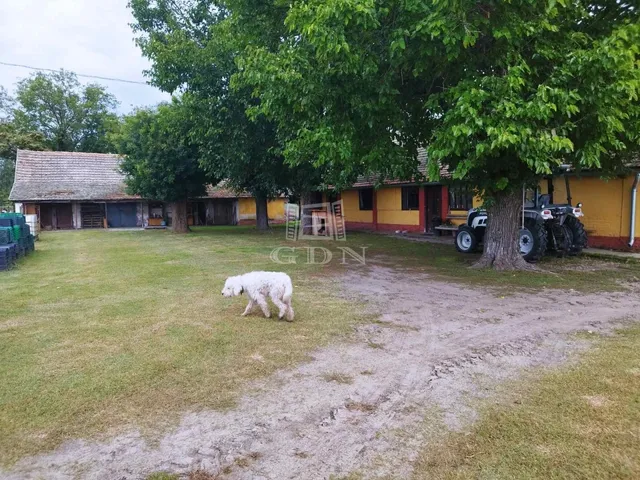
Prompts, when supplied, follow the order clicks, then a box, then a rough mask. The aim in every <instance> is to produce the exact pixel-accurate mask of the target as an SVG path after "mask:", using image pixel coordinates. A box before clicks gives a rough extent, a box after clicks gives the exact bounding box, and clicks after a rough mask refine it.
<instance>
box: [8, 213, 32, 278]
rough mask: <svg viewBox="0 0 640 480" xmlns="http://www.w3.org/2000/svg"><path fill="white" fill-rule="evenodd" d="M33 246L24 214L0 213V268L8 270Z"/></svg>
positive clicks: (30, 250)
mask: <svg viewBox="0 0 640 480" xmlns="http://www.w3.org/2000/svg"><path fill="white" fill-rule="evenodd" d="M34 248H35V242H34V237H33V235H32V234H31V228H30V227H29V225H27V222H26V220H25V218H24V215H22V214H20V213H0V270H8V269H9V268H11V267H12V266H13V265H14V264H15V262H16V260H17V259H18V258H20V257H23V256H25V255H28V254H29V253H31V252H33V250H34Z"/></svg>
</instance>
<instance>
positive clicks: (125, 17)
mask: <svg viewBox="0 0 640 480" xmlns="http://www.w3.org/2000/svg"><path fill="white" fill-rule="evenodd" d="M0 3H2V7H0V9H1V12H2V13H1V14H0V62H7V63H16V64H23V65H31V66H34V67H40V68H51V69H56V70H57V69H60V68H64V69H65V70H69V71H73V72H75V73H81V74H89V75H98V76H104V77H116V78H122V79H126V80H135V81H145V80H147V79H146V78H145V77H144V75H143V70H145V69H147V68H149V62H148V60H146V59H145V58H143V57H142V54H141V53H140V50H139V48H138V47H137V46H136V45H135V43H134V41H133V32H132V31H131V27H129V24H130V23H131V22H132V20H133V17H132V15H131V12H130V11H129V9H128V8H127V0H103V1H97V0H13V1H12V0H1V2H0ZM31 73H32V71H31V70H27V69H24V68H19V67H9V66H5V65H0V85H2V86H4V87H5V88H6V89H7V90H8V91H9V92H10V93H12V92H13V90H14V88H15V84H16V82H18V81H19V80H21V79H22V78H25V77H28V76H29V75H30V74H31ZM78 80H79V81H80V82H81V83H99V84H101V85H104V86H105V87H106V88H107V89H108V91H109V92H110V93H112V94H114V95H115V96H116V97H117V99H118V101H119V102H120V106H119V109H118V110H119V112H120V113H128V112H130V111H131V110H132V109H133V108H134V107H139V106H150V105H155V104H157V103H158V102H161V101H165V100H168V99H169V95H167V94H165V93H163V92H161V91H159V90H158V89H156V88H155V87H151V86H149V85H133V84H127V83H119V82H112V81H104V80H93V79H91V80H90V79H87V78H82V77H79V78H78Z"/></svg>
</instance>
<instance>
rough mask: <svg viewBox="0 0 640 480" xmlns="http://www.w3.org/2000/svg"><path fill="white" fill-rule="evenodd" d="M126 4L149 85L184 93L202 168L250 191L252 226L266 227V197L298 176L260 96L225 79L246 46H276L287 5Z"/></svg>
mask: <svg viewBox="0 0 640 480" xmlns="http://www.w3.org/2000/svg"><path fill="white" fill-rule="evenodd" d="M241 6H242V8H243V12H246V13H248V15H245V16H243V17H241V18H239V17H232V16H231V15H230V12H231V11H230V10H229V8H230V7H237V8H240V7H241ZM130 7H131V9H132V11H133V15H134V17H135V19H136V23H135V24H134V30H135V32H136V33H137V35H138V38H137V42H138V45H139V46H140V47H141V49H142V52H143V53H144V55H145V56H147V57H148V58H149V59H150V60H151V61H152V63H153V67H152V69H151V72H150V73H151V78H152V83H154V84H155V85H156V86H158V87H159V88H161V89H162V90H165V91H167V92H172V93H173V92H175V91H182V92H184V93H185V95H184V99H185V102H187V103H188V104H189V105H190V106H191V108H192V112H193V114H194V115H195V116H197V118H198V122H197V126H196V129H195V132H194V134H195V135H196V136H197V138H198V141H199V142H200V143H201V145H202V155H201V163H202V166H203V167H204V168H205V169H206V171H207V172H209V173H210V174H212V175H214V176H219V177H222V178H224V179H225V180H226V181H227V183H228V184H229V185H230V186H231V187H233V188H234V189H235V190H237V191H246V192H249V193H251V194H252V195H253V196H254V198H255V201H256V217H257V227H258V228H259V229H266V228H268V216H267V201H268V199H269V198H272V197H274V196H276V195H279V194H282V193H285V192H288V191H290V190H291V186H292V178H293V177H296V178H298V177H301V175H300V174H299V173H300V172H293V171H292V170H291V168H290V167H289V166H287V165H286V164H285V163H284V157H283V154H282V149H281V146H280V142H279V140H278V138H277V130H276V128H275V124H274V123H273V122H271V121H269V120H267V119H266V117H265V116H264V115H261V114H260V113H259V112H257V110H255V107H256V106H257V105H258V104H259V100H258V99H254V98H252V95H251V90H250V89H249V88H246V87H241V86H234V85H231V81H232V78H233V77H234V75H235V73H236V72H237V64H236V62H235V59H236V57H237V55H238V53H239V52H240V51H242V50H243V49H244V48H245V46H246V45H247V44H250V43H254V42H256V43H258V44H260V45H263V46H268V48H271V49H275V48H276V47H277V44H278V43H279V39H280V37H281V35H282V32H284V31H285V27H284V24H283V22H282V20H283V16H282V14H281V13H282V12H285V10H284V9H282V8H278V7H274V6H273V5H269V4H265V2H262V1H258V0H242V1H200V0H158V1H152V0H132V1H131V2H130ZM247 112H252V113H253V115H252V116H251V117H249V116H248V115H247ZM304 178H306V179H307V180H309V181H310V180H311V179H312V178H314V176H313V175H306V176H304ZM297 183H300V182H297ZM309 188H310V187H309Z"/></svg>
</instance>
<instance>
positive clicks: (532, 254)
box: [518, 218, 547, 262]
mask: <svg viewBox="0 0 640 480" xmlns="http://www.w3.org/2000/svg"><path fill="white" fill-rule="evenodd" d="M518 242H519V244H520V253H521V254H522V258H524V259H525V260H526V261H527V262H537V261H538V260H540V259H541V258H542V257H544V253H545V252H546V250H547V229H546V228H545V226H544V224H543V223H539V222H536V221H535V220H534V219H532V218H526V219H525V221H524V228H522V229H520V235H519V236H518Z"/></svg>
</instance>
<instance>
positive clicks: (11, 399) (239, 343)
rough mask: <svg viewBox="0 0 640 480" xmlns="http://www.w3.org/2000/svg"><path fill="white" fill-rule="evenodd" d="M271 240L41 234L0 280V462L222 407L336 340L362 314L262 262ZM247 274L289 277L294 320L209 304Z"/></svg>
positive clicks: (317, 281) (222, 302)
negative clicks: (253, 383) (30, 252)
mask: <svg viewBox="0 0 640 480" xmlns="http://www.w3.org/2000/svg"><path fill="white" fill-rule="evenodd" d="M280 234H282V235H280ZM283 234H284V232H276V233H274V234H257V233H255V232H254V231H253V230H251V229H234V230H230V229H206V230H201V231H198V232H197V233H195V234H193V235H189V236H179V235H173V234H171V233H169V232H159V231H147V232H140V231H136V232H103V231H79V232H54V233H45V234H43V235H42V240H41V241H40V242H38V244H37V247H36V248H37V252H36V253H35V255H34V256H32V257H29V258H27V259H25V260H23V261H22V262H21V263H20V266H19V268H18V269H16V270H13V271H10V272H9V273H3V275H1V276H0V292H2V293H1V294H0V384H1V385H2V388H1V389H0V431H1V432H2V435H1V436H0V462H1V463H3V464H8V463H11V462H13V461H15V460H16V459H18V458H19V457H21V456H23V455H25V454H30V453H34V452H37V451H40V450H43V449H50V448H53V447H55V446H57V445H59V444H60V443H61V442H62V441H64V440H66V439H70V438H76V437H91V436H94V435H95V434H96V433H100V432H104V433H113V432H114V431H117V430H118V429H121V428H123V427H125V426H126V425H132V424H135V425H138V426H140V425H141V426H143V427H145V426H146V427H154V426H155V427H157V426H158V425H159V426H162V425H165V424H170V422H172V421H175V420H176V419H178V418H179V414H180V413H181V412H184V411H188V410H199V409H207V408H211V409H222V408H228V407H231V406H233V405H234V402H235V401H236V400H237V398H238V394H239V393H240V392H241V391H242V387H243V386H244V385H246V383H247V381H248V380H251V379H254V378H258V377H261V376H265V375H268V374H270V373H272V372H273V371H275V370H276V369H278V368H282V367H287V366H292V365H295V364H297V363H299V362H300V361H302V360H304V359H305V358H306V356H305V355H306V353H307V352H309V351H310V350H312V349H313V348H315V347H317V346H319V345H323V344H326V343H327V342H329V341H330V340H331V339H333V338H335V337H336V336H337V335H344V334H346V333H348V332H350V331H351V325H352V324H353V323H354V322H356V321H358V320H361V319H362V318H363V317H362V314H360V313H358V312H357V311H356V309H357V306H356V305H353V306H350V305H349V304H348V303H347V302H346V301H344V300H340V299H339V298H337V297H336V298H331V297H330V296H328V295H327V293H328V291H329V289H330V288H331V287H332V285H331V284H330V283H329V282H327V281H321V278H322V277H321V276H319V275H318V274H319V273H320V268H319V267H308V266H306V265H304V264H300V265H274V264H272V263H271V261H270V260H269V253H270V251H271V249H272V247H274V246H276V245H278V244H279V243H282V242H281V241H280V240H281V239H283V237H284V235H283ZM274 267H275V268H274ZM257 269H271V270H273V269H278V270H285V271H287V272H289V273H290V274H291V275H292V278H293V279H294V286H295V296H294V307H295V310H296V318H297V321H295V322H293V323H287V322H283V321H278V320H277V319H274V318H272V319H264V318H263V317H262V316H261V314H258V310H257V309H256V312H255V313H254V315H253V316H249V317H240V314H241V313H242V312H243V309H244V307H245V305H246V302H247V300H246V297H245V296H241V297H239V298H234V299H228V298H224V297H222V295H221V294H220V290H221V289H222V285H223V283H224V280H225V278H226V277H227V276H229V275H233V274H238V273H244V272H247V271H251V270H257ZM274 310H275V309H274ZM274 313H277V312H276V311H274Z"/></svg>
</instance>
